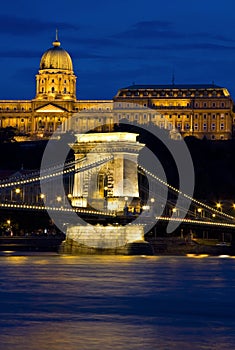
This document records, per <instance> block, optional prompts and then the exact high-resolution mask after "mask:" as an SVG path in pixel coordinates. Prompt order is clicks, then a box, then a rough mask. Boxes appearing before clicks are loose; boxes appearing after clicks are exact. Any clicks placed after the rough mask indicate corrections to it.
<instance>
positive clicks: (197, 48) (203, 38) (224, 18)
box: [0, 0, 235, 99]
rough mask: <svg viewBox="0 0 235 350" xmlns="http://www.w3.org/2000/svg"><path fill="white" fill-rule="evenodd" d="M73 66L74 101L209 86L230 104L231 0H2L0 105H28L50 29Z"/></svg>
mask: <svg viewBox="0 0 235 350" xmlns="http://www.w3.org/2000/svg"><path fill="white" fill-rule="evenodd" d="M56 28H58V30H59V40H60V41H61V44H62V47H63V48H64V49H66V50H67V51H68V52H69V53H70V55H71V57H72V59H73V64H74V71H75V74H76V75H77V77H78V78H77V98H78V99H111V98H112V97H113V96H114V95H115V94H116V92H117V90H118V89H119V88H121V87H125V86H128V85H131V84H132V83H135V84H171V83H172V75H173V72H174V76H175V83H176V84H183V83H204V84H210V83H212V82H214V83H215V84H217V85H222V86H225V87H227V88H228V90H229V91H230V93H231V94H232V96H233V97H234V98H235V2H234V0H224V1H221V0H207V1H205V0H198V1H189V0H167V1H162V0H161V1H159V0H148V1H143V0H141V1H140V0H118V1H112V0H99V1H97V0H89V1H80V0H67V1H64V0H63V1H62V0H57V1H49V0H47V1H45V0H41V1H40V2H35V1H28V0H14V1H4V2H2V3H1V12H0V40H1V45H0V64H1V87H0V99H31V98H33V97H34V96H35V74H36V73H37V71H38V68H39V63H40V58H41V56H42V54H43V53H44V52H45V51H46V50H47V49H48V48H50V47H51V46H52V41H53V40H54V39H55V30H56Z"/></svg>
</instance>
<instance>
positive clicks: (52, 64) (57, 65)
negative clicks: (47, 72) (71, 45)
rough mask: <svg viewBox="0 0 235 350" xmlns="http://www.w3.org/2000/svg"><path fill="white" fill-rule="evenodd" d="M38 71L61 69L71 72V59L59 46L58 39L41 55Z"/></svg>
mask: <svg viewBox="0 0 235 350" xmlns="http://www.w3.org/2000/svg"><path fill="white" fill-rule="evenodd" d="M40 69H62V70H69V71H73V63H72V59H71V57H70V55H69V54H68V52H67V51H65V50H64V49H63V48H62V47H61V46H60V42H59V41H58V39H56V40H55V41H54V42H53V47H51V48H50V49H49V50H47V51H46V52H45V53H44V54H43V55H42V58H41V62H40Z"/></svg>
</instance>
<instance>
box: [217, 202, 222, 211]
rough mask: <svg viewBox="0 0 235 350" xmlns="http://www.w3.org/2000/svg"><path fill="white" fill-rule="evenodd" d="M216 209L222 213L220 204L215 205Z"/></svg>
mask: <svg viewBox="0 0 235 350" xmlns="http://www.w3.org/2000/svg"><path fill="white" fill-rule="evenodd" d="M216 208H217V210H219V211H220V212H222V204H221V203H216Z"/></svg>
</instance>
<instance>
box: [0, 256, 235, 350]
mask: <svg viewBox="0 0 235 350" xmlns="http://www.w3.org/2000/svg"><path fill="white" fill-rule="evenodd" d="M0 266H1V273H0V303H1V308H0V312H1V317H0V349H1V350H13V349H14V350H65V349H67V350H78V349H82V350H93V349H97V350H98V349H99V350H100V349H102V350H106V349H113V350H116V349H118V350H119V349H120V350H135V349H136V350H150V349H151V350H153V349H166V350H168V349H182V350H187V349H190V350H192V349H220V350H221V349H230V350H231V349H234V348H235V259H233V258H226V257H225V258H222V257H205V258H198V259H195V258H190V257H156V256H154V257H133V256H132V257H128V256H123V257H120V256H107V257H102V256H100V257H99V256H82V257H72V256H59V255H56V254H53V253H52V254H50V253H49V254H38V255H33V254H32V255H30V254H27V255H21V254H17V253H10V252H9V253H1V255H0Z"/></svg>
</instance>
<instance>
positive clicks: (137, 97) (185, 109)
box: [0, 37, 235, 140]
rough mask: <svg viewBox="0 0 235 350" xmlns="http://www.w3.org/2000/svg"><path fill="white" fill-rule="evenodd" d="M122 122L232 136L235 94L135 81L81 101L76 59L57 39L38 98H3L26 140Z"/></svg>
mask: <svg viewBox="0 0 235 350" xmlns="http://www.w3.org/2000/svg"><path fill="white" fill-rule="evenodd" d="M72 116H73V117H72ZM71 117H72V118H71ZM121 120H128V121H129V122H131V123H138V124H147V123H153V124H155V125H157V126H158V127H160V128H164V129H167V130H169V135H170V136H171V137H172V138H175V137H176V138H178V137H179V133H180V135H181V136H182V137H185V136H195V137H198V138H203V137H206V138H208V139H211V140H218V139H223V140H227V139H230V138H232V137H233V129H234V126H235V115H234V113H233V100H232V98H231V96H230V93H229V91H228V90H227V89H226V88H225V87H220V86H217V85H214V84H210V85H197V84H195V85H175V84H171V85H132V86H129V87H126V88H121V89H120V90H119V91H118V92H117V94H116V96H114V98H113V99H112V100H78V99H77V96H76V76H75V74H74V70H73V63H72V59H71V57H70V55H69V54H68V52H67V51H65V50H64V49H63V48H62V47H61V45H60V42H59V40H58V38H57V37H56V40H55V41H54V42H53V46H52V48H50V49H48V50H47V51H46V52H45V53H44V54H43V55H42V57H41V61H40V66H39V71H38V74H37V75H36V95H35V98H34V99H32V100H0V127H3V128H5V127H8V126H12V127H15V128H17V129H18V131H19V132H20V134H21V135H22V137H23V139H25V137H26V136H25V135H28V138H29V139H38V138H42V137H49V136H50V135H51V134H52V133H53V132H54V131H55V130H58V128H59V130H60V131H61V132H62V133H63V132H66V131H70V130H73V131H75V132H81V133H84V132H86V131H88V130H92V129H94V128H96V129H98V130H100V131H111V130H113V126H114V124H118V123H120V121H121Z"/></svg>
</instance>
